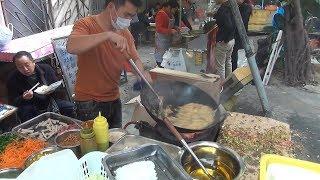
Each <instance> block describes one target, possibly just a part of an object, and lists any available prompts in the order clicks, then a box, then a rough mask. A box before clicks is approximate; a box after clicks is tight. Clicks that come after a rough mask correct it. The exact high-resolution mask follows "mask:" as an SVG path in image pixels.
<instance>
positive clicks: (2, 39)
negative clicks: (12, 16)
mask: <svg viewBox="0 0 320 180" xmlns="http://www.w3.org/2000/svg"><path fill="white" fill-rule="evenodd" d="M12 37H13V25H12V24H11V23H9V24H8V27H6V26H2V27H0V48H2V47H4V46H5V45H6V44H8V43H9V42H10V41H11V40H12Z"/></svg>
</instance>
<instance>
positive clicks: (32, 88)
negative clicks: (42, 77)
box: [29, 82, 40, 91]
mask: <svg viewBox="0 0 320 180" xmlns="http://www.w3.org/2000/svg"><path fill="white" fill-rule="evenodd" d="M39 85H40V83H39V82H38V83H37V84H36V85H34V86H33V87H32V88H31V89H29V91H33V90H34V89H35V88H36V87H38V86H39Z"/></svg>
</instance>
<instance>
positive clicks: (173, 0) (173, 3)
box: [162, 0, 179, 8]
mask: <svg viewBox="0 0 320 180" xmlns="http://www.w3.org/2000/svg"><path fill="white" fill-rule="evenodd" d="M168 6H170V7H171V8H176V7H179V4H178V2H177V1H176V0H170V1H167V2H165V3H163V4H162V7H168Z"/></svg>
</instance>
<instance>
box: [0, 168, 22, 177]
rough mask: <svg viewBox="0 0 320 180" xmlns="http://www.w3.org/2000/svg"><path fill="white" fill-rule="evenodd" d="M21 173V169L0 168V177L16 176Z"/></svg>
mask: <svg viewBox="0 0 320 180" xmlns="http://www.w3.org/2000/svg"><path fill="white" fill-rule="evenodd" d="M21 173H22V169H18V168H7V169H0V178H17V177H18V176H19V175H20V174H21Z"/></svg>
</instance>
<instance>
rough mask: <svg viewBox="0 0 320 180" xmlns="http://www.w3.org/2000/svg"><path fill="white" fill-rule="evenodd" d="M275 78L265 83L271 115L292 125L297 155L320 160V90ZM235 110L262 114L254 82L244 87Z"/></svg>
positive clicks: (302, 157)
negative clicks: (293, 85) (269, 82)
mask: <svg viewBox="0 0 320 180" xmlns="http://www.w3.org/2000/svg"><path fill="white" fill-rule="evenodd" d="M273 81H274V82H276V83H274V82H271V84H270V85H269V86H267V87H266V91H267V96H268V98H269V103H270V106H271V109H272V113H271V117H272V118H274V119H276V120H279V121H282V122H285V123H288V124H289V125H290V127H291V130H292V135H293V137H292V138H293V142H294V144H295V154H296V156H297V158H299V159H303V160H309V161H313V162H317V163H320V133H319V132H320V93H319V92H318V91H310V90H306V89H304V88H293V87H288V86H285V85H283V84H282V83H279V81H278V80H273ZM315 88H316V89H319V86H318V87H315ZM236 111H237V112H242V113H247V114H252V115H261V114H262V113H261V112H262V108H261V104H260V101H259V98H258V95H257V91H256V88H255V86H252V85H248V86H246V87H245V88H244V89H243V90H242V91H241V93H240V95H239V96H238V100H237V104H236Z"/></svg>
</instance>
